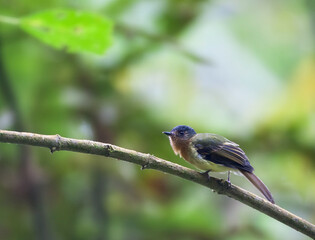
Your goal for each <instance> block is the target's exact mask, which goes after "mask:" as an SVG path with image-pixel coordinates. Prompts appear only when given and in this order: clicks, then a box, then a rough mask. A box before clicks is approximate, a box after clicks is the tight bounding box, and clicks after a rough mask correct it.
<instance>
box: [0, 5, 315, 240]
mask: <svg viewBox="0 0 315 240" xmlns="http://www.w3.org/2000/svg"><path fill="white" fill-rule="evenodd" d="M53 8H71V9H78V10H88V11H91V12H95V13H98V14H101V15H104V16H107V17H108V18H110V19H112V20H113V21H114V23H115V30H114V40H113V45H112V46H111V48H110V49H109V50H108V51H107V52H106V53H105V54H104V55H101V56H99V55H94V54H89V53H79V54H71V53H67V52H66V51H64V50H56V49H53V48H51V47H49V46H47V45H45V44H43V43H41V42H40V41H38V40H36V39H35V38H33V37H31V36H29V35H27V34H26V33H24V32H22V31H21V30H20V29H18V28H16V27H14V26H11V25H8V24H5V23H1V22H0V54H1V55H0V87H1V91H0V128H1V129H8V130H18V131H28V132H35V133H40V134H60V135H62V136H65V137H71V138H80V139H92V140H97V141H102V142H109V143H113V144H116V145H119V146H122V147H126V148H130V149H134V150H137V151H141V152H145V153H150V154H153V155H155V156H158V157H161V158H165V159H168V160H170V161H173V162H176V163H179V164H182V165H185V166H189V167H191V166H190V165H188V164H186V163H185V162H184V161H183V160H182V159H180V158H179V157H177V156H175V155H174V154H173V152H172V150H171V147H170V145H169V142H168V139H167V138H166V137H165V136H164V135H163V134H161V132H162V131H168V130H171V129H172V128H173V127H174V126H176V125H179V124H186V125H190V126H191V127H193V128H194V129H195V130H196V131H197V132H213V133H217V134H220V135H224V136H226V137H227V138H229V139H230V140H233V141H235V142H237V143H239V144H240V145H241V147H242V148H243V149H244V150H245V151H246V153H247V155H248V156H249V158H250V160H251V163H252V165H253V166H254V167H255V169H256V171H255V173H256V174H257V175H258V176H259V177H260V178H261V179H263V181H264V182H265V183H266V185H267V186H268V187H269V189H270V190H271V192H272V193H273V195H274V198H275V200H276V202H277V203H278V204H279V205H280V206H281V207H284V208H286V209H287V210H289V211H291V212H293V213H295V214H297V215H299V216H301V217H303V218H305V219H307V220H308V221H310V222H313V223H314V222H315V204H314V203H315V187H314V186H315V111H314V110H315V57H314V56H315V55H314V50H315V49H314V39H315V4H314V1H312V0H304V1H301V0H289V1H288V0H287V1H284V0H277V1H271V0H267V1H257V0H252V1H250V0H243V1H242V0H237V1H205V0H201V1H196V0H183V1H180V0H150V1H144V0H111V1H109V0H108V1H106V0H93V1H73V0H66V1H59V0H47V1H35V0H33V1H16V0H11V1H5V0H1V1H0V13H1V15H6V16H11V17H20V16H24V15H28V14H31V13H34V12H37V11H41V10H46V9H53ZM215 176H217V177H220V178H225V177H226V175H220V174H219V175H215ZM232 182H233V183H234V184H237V185H239V186H241V187H243V188H245V189H247V190H250V191H252V192H254V193H256V194H259V193H258V192H257V190H256V189H255V188H254V187H253V186H252V185H251V184H250V183H249V182H248V181H247V180H246V179H245V178H243V177H239V176H232ZM0 238H1V239H40V240H42V239H51V240H53V239H92V240H93V239H95V240H102V239H110V240H125V239H126V240H132V239H152V240H154V239H184V240H186V239H187V240H190V239H200V240H204V239H216V240H221V239H222V240H225V239H226V240H238V239H242V240H246V239H266V240H267V239H268V240H270V239H287V240H290V239H292V240H293V239H294V240H300V239H307V238H306V237H305V236H303V235H302V234H300V233H298V232H296V231H295V230H293V229H290V228H289V227H287V226H285V225H283V224H282V223H279V222H277V221H276V220H274V219H272V218H270V217H268V216H266V215H264V214H262V213H260V212H257V211H256V210H253V209H251V208H249V207H247V206H245V205H243V204H241V203H239V202H237V201H234V200H232V199H229V198H227V197H225V196H220V195H218V194H216V193H213V192H211V191H210V190H209V189H207V188H204V187H202V186H199V185H196V184H194V183H191V182H188V181H185V180H183V179H179V178H177V177H174V176H170V175H166V174H163V173H161V172H157V171H154V170H143V171H141V169H140V167H139V166H136V165H134V164H130V163H126V162H120V161H117V160H114V159H106V158H103V157H96V156H91V155H84V154H79V153H72V152H56V153H54V154H51V153H50V152H49V151H48V150H47V149H42V148H38V147H28V146H18V145H10V144H3V143H2V144H0Z"/></svg>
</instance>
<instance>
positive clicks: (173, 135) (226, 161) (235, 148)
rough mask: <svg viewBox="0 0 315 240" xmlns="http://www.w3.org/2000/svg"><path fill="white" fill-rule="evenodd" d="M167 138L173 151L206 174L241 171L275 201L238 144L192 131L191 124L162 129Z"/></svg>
mask: <svg viewBox="0 0 315 240" xmlns="http://www.w3.org/2000/svg"><path fill="white" fill-rule="evenodd" d="M163 133H164V134H166V135H167V136H168V137H169V139H170V143H171V146H172V148H173V150H174V152H175V154H176V155H177V154H179V155H180V156H181V157H182V158H184V159H185V160H186V161H187V162H189V163H191V164H192V165H194V166H196V167H197V168H199V169H200V170H205V171H206V173H207V174H208V172H210V171H212V172H226V171H227V172H228V182H230V172H231V171H232V172H235V173H237V172H240V173H242V174H243V175H244V176H245V177H246V178H247V179H248V180H249V181H250V182H251V183H252V184H253V185H254V186H255V187H256V188H257V189H258V190H259V191H260V192H261V193H262V194H263V195H264V196H265V197H266V199H267V200H268V201H270V202H272V203H275V202H274V200H273V197H272V195H271V193H270V191H269V190H268V188H267V186H266V185H265V184H264V183H263V182H262V181H261V180H260V179H259V178H258V177H257V176H256V175H255V174H254V173H253V171H254V168H253V167H252V166H251V165H250V163H249V161H248V157H247V156H246V154H245V152H244V151H243V150H242V149H241V148H240V147H239V145H238V144H236V143H234V142H232V141H230V140H228V139H226V138H225V137H222V136H219V135H217V134H213V133H198V134H197V133H196V132H195V130H194V129H192V128H191V127H188V126H185V125H180V126H177V127H175V128H173V129H172V131H170V132H163Z"/></svg>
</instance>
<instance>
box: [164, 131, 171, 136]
mask: <svg viewBox="0 0 315 240" xmlns="http://www.w3.org/2000/svg"><path fill="white" fill-rule="evenodd" d="M162 133H164V134H165V135H167V136H171V135H172V133H171V132H162Z"/></svg>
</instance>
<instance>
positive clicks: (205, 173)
mask: <svg viewBox="0 0 315 240" xmlns="http://www.w3.org/2000/svg"><path fill="white" fill-rule="evenodd" d="M210 171H211V170H207V171H204V172H200V174H201V175H202V176H205V177H207V179H208V181H209V180H210V176H209V172H210Z"/></svg>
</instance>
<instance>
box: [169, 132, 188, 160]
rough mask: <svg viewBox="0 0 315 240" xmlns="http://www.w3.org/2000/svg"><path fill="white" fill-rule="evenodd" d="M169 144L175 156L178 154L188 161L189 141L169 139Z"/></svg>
mask: <svg viewBox="0 0 315 240" xmlns="http://www.w3.org/2000/svg"><path fill="white" fill-rule="evenodd" d="M170 143H171V146H172V148H173V151H174V153H175V154H176V155H178V154H179V155H180V156H181V157H182V158H184V159H185V160H188V159H189V140H182V139H172V138H171V137H170Z"/></svg>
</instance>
